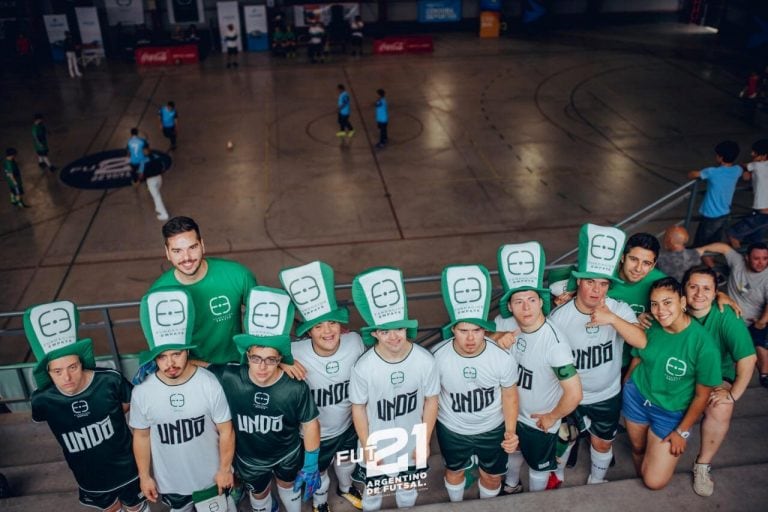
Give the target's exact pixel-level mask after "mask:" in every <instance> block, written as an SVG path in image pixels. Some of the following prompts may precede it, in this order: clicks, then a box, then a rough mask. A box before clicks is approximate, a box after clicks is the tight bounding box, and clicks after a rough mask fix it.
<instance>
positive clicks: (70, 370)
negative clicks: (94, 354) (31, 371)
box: [48, 362, 82, 377]
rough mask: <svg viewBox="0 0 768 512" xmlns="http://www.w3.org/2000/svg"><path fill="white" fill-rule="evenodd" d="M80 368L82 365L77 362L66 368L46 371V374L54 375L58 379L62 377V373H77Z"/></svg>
mask: <svg viewBox="0 0 768 512" xmlns="http://www.w3.org/2000/svg"><path fill="white" fill-rule="evenodd" d="M81 367H82V364H81V363H79V362H77V363H72V364H71V365H69V366H67V367H66V368H55V369H53V370H48V373H50V374H51V375H55V376H57V377H59V376H61V375H63V374H64V372H66V373H74V372H76V371H78V370H79V369H80V368H81Z"/></svg>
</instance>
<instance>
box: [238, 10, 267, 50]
mask: <svg viewBox="0 0 768 512" xmlns="http://www.w3.org/2000/svg"><path fill="white" fill-rule="evenodd" d="M243 18H244V19H245V34H246V40H247V47H248V51H249V52H263V51H266V50H268V49H269V32H268V30H267V8H266V7H264V6H263V5H245V6H243Z"/></svg>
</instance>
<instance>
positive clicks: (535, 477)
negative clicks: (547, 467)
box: [528, 468, 551, 492]
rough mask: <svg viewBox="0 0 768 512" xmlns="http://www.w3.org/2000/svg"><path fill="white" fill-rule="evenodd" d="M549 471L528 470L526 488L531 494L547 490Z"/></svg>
mask: <svg viewBox="0 0 768 512" xmlns="http://www.w3.org/2000/svg"><path fill="white" fill-rule="evenodd" d="M550 473H551V471H535V470H533V469H531V468H528V487H530V491H531V492H538V491H543V490H544V489H546V488H547V481H548V480H549V474H550Z"/></svg>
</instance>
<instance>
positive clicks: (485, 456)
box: [435, 422, 509, 475]
mask: <svg viewBox="0 0 768 512" xmlns="http://www.w3.org/2000/svg"><path fill="white" fill-rule="evenodd" d="M435 431H436V432H437V443H438V444H439V445H440V453H442V454H443V459H445V468H446V469H449V470H451V471H461V470H464V469H468V468H470V467H471V466H472V456H473V455H477V461H478V464H477V465H478V466H479V467H480V469H482V470H483V472H485V473H486V474H489V475H503V474H504V473H506V472H507V459H508V458H509V457H508V456H507V453H506V452H505V451H504V450H503V449H502V447H501V442H502V441H504V423H502V424H501V425H499V426H498V427H496V428H494V429H493V430H491V431H489V432H483V433H482V434H473V435H463V434H458V433H456V432H453V431H452V430H450V429H447V428H445V426H443V425H442V424H441V423H440V422H437V426H436V427H435Z"/></svg>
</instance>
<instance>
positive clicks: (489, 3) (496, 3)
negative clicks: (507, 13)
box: [480, 0, 501, 11]
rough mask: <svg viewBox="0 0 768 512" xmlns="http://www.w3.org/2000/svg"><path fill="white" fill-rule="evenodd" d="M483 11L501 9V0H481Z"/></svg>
mask: <svg viewBox="0 0 768 512" xmlns="http://www.w3.org/2000/svg"><path fill="white" fill-rule="evenodd" d="M480 10H481V11H501V0H480Z"/></svg>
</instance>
